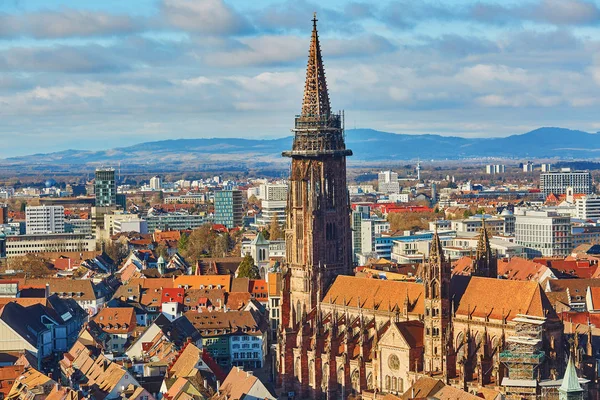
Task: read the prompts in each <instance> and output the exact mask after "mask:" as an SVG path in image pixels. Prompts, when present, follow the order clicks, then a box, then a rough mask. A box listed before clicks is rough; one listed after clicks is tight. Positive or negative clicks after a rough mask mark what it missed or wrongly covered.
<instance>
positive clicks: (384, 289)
mask: <svg viewBox="0 0 600 400" xmlns="http://www.w3.org/2000/svg"><path fill="white" fill-rule="evenodd" d="M316 23H317V20H316V17H315V18H314V19H313V31H312V37H311V43H310V49H309V59H308V65H307V72H306V83H305V89H304V98H303V104H302V111H301V114H300V115H298V116H296V119H295V126H294V129H293V132H294V142H293V146H292V150H290V151H288V152H284V153H283V155H284V156H287V157H290V158H291V159H292V161H291V172H290V179H289V195H288V206H287V225H286V231H285V236H286V261H285V266H284V271H283V276H284V278H283V299H282V320H281V327H280V331H279V335H278V336H279V337H278V344H277V355H276V364H277V365H276V368H277V370H278V377H279V381H278V382H277V384H278V386H279V387H280V388H281V390H282V391H283V392H284V393H289V394H293V397H294V398H317V399H319V398H328V399H333V398H341V399H345V398H347V397H348V396H349V395H351V394H352V395H360V396H361V397H362V398H365V399H371V398H372V399H375V398H382V397H383V396H384V395H385V394H387V393H391V394H402V393H404V391H405V390H407V389H408V388H409V387H410V386H411V385H412V384H413V383H414V382H415V381H416V380H417V379H418V378H419V377H421V376H423V375H427V376H434V377H438V378H439V379H442V380H443V381H444V382H446V383H448V384H452V385H454V386H457V387H460V388H462V389H464V390H472V389H473V388H476V387H481V386H485V385H488V386H493V387H499V386H500V385H501V384H502V382H503V381H504V380H505V378H509V372H510V371H508V370H507V369H506V368H505V367H504V366H503V363H502V360H501V358H500V352H501V351H502V350H503V349H504V347H503V346H504V345H505V343H506V340H507V338H508V337H510V336H514V335H515V334H516V333H515V326H516V323H515V320H517V319H518V318H519V316H522V315H529V316H531V317H532V318H534V317H535V318H538V320H539V321H542V322H541V323H542V324H544V327H546V328H547V329H544V334H545V335H546V336H545V337H544V338H543V344H544V349H548V357H546V358H545V360H544V364H543V365H542V366H541V367H540V369H539V371H540V377H544V376H549V375H550V374H551V373H553V372H561V371H556V369H557V368H558V365H561V364H560V362H559V361H560V357H561V355H562V353H561V336H560V332H561V329H562V325H561V323H560V321H559V320H558V317H557V316H556V314H555V313H554V310H553V309H552V307H551V304H550V303H549V301H548V300H547V298H546V296H545V294H544V292H543V291H542V290H541V288H540V287H539V285H538V284H537V283H530V282H509V283H508V285H509V286H510V287H509V286H506V281H501V280H499V279H496V274H497V272H496V260H495V257H493V254H492V252H491V249H490V246H489V240H488V237H487V233H486V231H485V229H482V232H481V234H480V238H479V244H478V248H477V257H476V262H475V265H474V271H475V273H474V274H473V275H474V276H473V277H464V276H455V277H453V276H452V271H451V266H450V263H449V261H448V260H446V259H445V257H444V253H443V249H442V245H441V242H440V239H439V236H438V235H437V231H436V232H435V234H434V236H433V240H432V243H431V249H430V257H429V260H428V262H426V263H424V264H423V265H422V268H421V271H420V273H419V279H418V280H417V282H399V281H385V280H377V279H369V278H358V277H354V276H352V258H351V230H350V204H349V196H348V192H347V187H346V157H347V156H350V155H352V152H351V151H350V150H349V149H346V146H345V141H344V132H343V114H342V113H334V112H332V111H331V106H330V103H329V94H328V92H327V84H326V80H325V70H324V66H323V60H322V55H321V49H320V45H319V37H318V32H317V24H316ZM512 292H518V293H520V295H519V296H507V293H512ZM500 298H501V299H502V300H501V301H498V299H500ZM536 321H537V320H536Z"/></svg>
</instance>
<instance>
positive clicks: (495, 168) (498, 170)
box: [485, 164, 506, 175]
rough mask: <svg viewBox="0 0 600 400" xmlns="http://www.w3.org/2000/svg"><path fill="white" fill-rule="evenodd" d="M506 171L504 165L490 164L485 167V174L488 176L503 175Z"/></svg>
mask: <svg viewBox="0 0 600 400" xmlns="http://www.w3.org/2000/svg"><path fill="white" fill-rule="evenodd" d="M505 171H506V166H504V165H503V164H495V165H494V164H489V165H486V166H485V173H486V174H488V175H493V174H503V173H504V172H505Z"/></svg>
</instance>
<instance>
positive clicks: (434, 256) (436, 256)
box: [429, 222, 446, 264]
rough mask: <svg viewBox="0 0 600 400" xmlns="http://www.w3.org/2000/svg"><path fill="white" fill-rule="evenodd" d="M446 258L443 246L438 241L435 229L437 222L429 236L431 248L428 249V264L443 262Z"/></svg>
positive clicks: (438, 237)
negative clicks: (431, 234) (430, 236)
mask: <svg viewBox="0 0 600 400" xmlns="http://www.w3.org/2000/svg"><path fill="white" fill-rule="evenodd" d="M445 261H446V260H445V259H444V248H443V247H442V242H441V241H440V236H439V235H438V231H437V222H436V224H435V231H434V232H433V237H432V238H431V248H430V249H429V263H430V264H443V263H444V262H445Z"/></svg>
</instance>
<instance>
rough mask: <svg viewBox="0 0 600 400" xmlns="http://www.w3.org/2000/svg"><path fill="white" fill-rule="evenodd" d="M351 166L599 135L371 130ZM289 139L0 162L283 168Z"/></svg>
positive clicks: (576, 153)
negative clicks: (454, 134)
mask: <svg viewBox="0 0 600 400" xmlns="http://www.w3.org/2000/svg"><path fill="white" fill-rule="evenodd" d="M346 144H347V147H348V148H350V149H352V150H353V152H354V156H353V157H352V161H353V162H356V161H391V160H410V159H415V158H422V159H438V160H439V159H453V160H457V159H467V158H483V157H505V158H561V159H571V158H577V159H582V158H597V157H600V134H595V133H588V132H582V131H576V130H570V129H563V128H539V129H536V130H534V131H531V132H527V133H525V134H521V135H512V136H508V137H504V138H485V139H484V138H476V139H471V138H461V137H450V136H440V135H405V134H396V133H390V132H381V131H376V130H372V129H349V130H347V131H346ZM291 145H292V138H291V137H284V138H279V139H271V140H253V139H231V138H212V139H173V140H161V141H156V142H147V143H140V144H138V145H134V146H129V147H122V148H115V149H109V150H102V151H83V150H65V151H61V152H56V153H48V154H34V155H30V156H23V157H12V158H7V159H4V160H0V164H1V165H34V164H35V165H41V164H44V165H95V164H103V163H105V164H111V165H115V164H116V163H117V162H121V163H123V164H132V165H133V164H135V165H171V166H179V167H191V166H196V167H202V166H208V165H213V166H214V165H217V164H224V163H226V164H227V165H228V166H230V167H233V168H236V167H240V168H247V167H249V166H254V167H260V166H261V165H276V164H280V163H285V162H286V161H285V160H284V159H282V158H281V152H282V151H284V150H287V149H290V148H291Z"/></svg>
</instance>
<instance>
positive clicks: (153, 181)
mask: <svg viewBox="0 0 600 400" xmlns="http://www.w3.org/2000/svg"><path fill="white" fill-rule="evenodd" d="M150 189H152V190H161V189H162V181H161V180H160V176H158V175H157V176H153V177H152V178H150Z"/></svg>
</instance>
